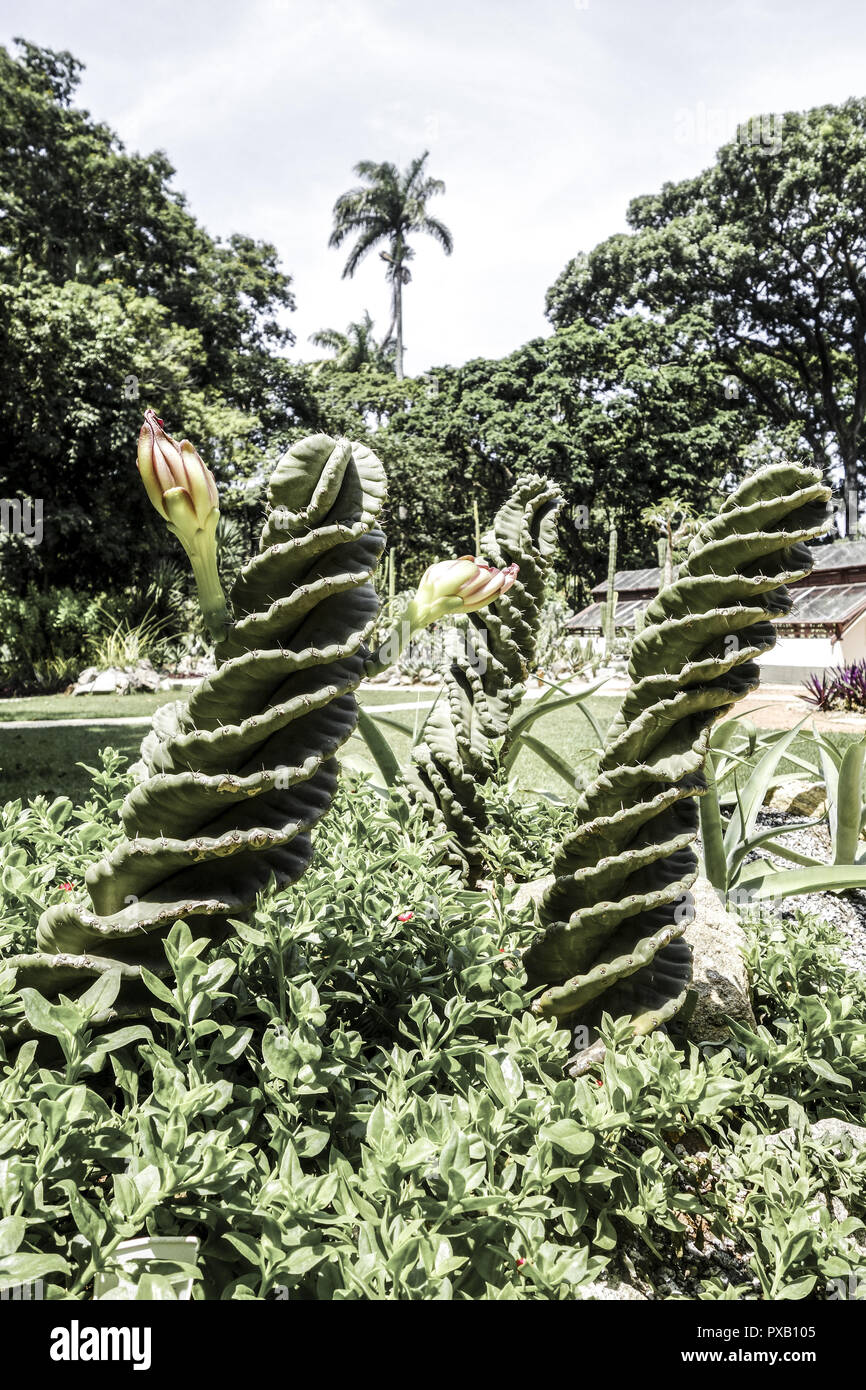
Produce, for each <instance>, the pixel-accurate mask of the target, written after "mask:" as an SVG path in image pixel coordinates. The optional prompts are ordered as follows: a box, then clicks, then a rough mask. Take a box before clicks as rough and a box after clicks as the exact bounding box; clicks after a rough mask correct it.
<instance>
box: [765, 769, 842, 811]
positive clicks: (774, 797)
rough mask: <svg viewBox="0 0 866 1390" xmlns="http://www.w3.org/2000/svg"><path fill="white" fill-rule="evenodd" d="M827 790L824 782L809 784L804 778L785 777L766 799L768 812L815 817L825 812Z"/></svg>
mask: <svg viewBox="0 0 866 1390" xmlns="http://www.w3.org/2000/svg"><path fill="white" fill-rule="evenodd" d="M826 801H827V789H826V787H825V786H824V783H823V782H807V781H805V779H804V778H802V777H784V778H782V780H781V781H779V782H777V783H776V784H775V785H774V786H773V787H771V788H770V790H769V791H768V793H767V795H766V796H765V798H764V805H765V806H766V808H767V810H768V811H778V812H780V813H782V814H783V815H792V816H813V815H815V813H816V812H820V811H822V810H823V808H824V806H825V805H826Z"/></svg>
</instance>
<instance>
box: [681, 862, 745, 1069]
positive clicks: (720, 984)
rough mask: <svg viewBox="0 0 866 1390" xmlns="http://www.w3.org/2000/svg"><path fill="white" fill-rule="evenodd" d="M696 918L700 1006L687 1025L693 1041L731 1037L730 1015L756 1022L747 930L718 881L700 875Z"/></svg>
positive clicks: (692, 926)
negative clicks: (725, 899)
mask: <svg viewBox="0 0 866 1390" xmlns="http://www.w3.org/2000/svg"><path fill="white" fill-rule="evenodd" d="M692 896H693V897H694V900H695V916H694V920H693V921H692V922H690V923H689V925H688V926H687V927H686V931H685V940H686V941H687V942H688V943H689V945H690V946H691V948H692V952H693V957H694V964H693V979H692V988H693V989H694V990H696V991H697V1003H696V1004H695V1008H694V1012H693V1013H692V1015H691V1017H690V1018H689V1020H688V1022H687V1023H686V1026H685V1036H686V1037H687V1038H689V1039H690V1040H691V1041H692V1042H723V1041H724V1040H725V1039H726V1038H728V1037H729V1030H728V1026H727V1023H726V1021H725V1020H726V1016H727V1017H730V1018H733V1019H736V1021H737V1022H738V1023H743V1024H745V1025H746V1027H748V1028H754V1027H755V1026H756V1024H755V1015H754V1013H753V1012H752V1001H751V989H750V985H749V976H748V971H747V970H746V961H745V948H746V934H745V932H744V931H743V928H742V927H741V926H740V924H739V922H738V921H737V919H736V917H734V916H732V914H731V913H730V912H728V910H727V908H725V907H724V905H723V904H722V902H721V901H720V900H719V896H718V894H717V892H716V890H715V888H713V886H712V884H711V883H710V882H709V881H708V880H707V879H705V878H699V879H697V881H696V882H695V884H694V886H693V888H692Z"/></svg>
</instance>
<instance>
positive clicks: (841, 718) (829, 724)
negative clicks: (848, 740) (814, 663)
mask: <svg viewBox="0 0 866 1390" xmlns="http://www.w3.org/2000/svg"><path fill="white" fill-rule="evenodd" d="M733 713H735V714H737V715H746V716H748V718H749V719H751V721H752V723H753V724H757V726H758V728H759V729H790V728H793V726H794V725H795V724H797V723H799V721H800V720H801V719H802V718H803V716H804V715H809V716H810V722H809V723H808V724H806V725H804V728H805V729H810V728H811V727H812V721H813V720H814V727H815V728H816V729H817V731H818V732H819V733H827V732H831V731H833V730H835V731H836V732H837V733H844V734H866V714H857V713H856V712H855V711H853V710H834V711H833V712H832V713H831V714H823V713H822V712H821V711H820V710H817V709H815V706H814V705H810V704H809V703H808V702H807V701H806V700H804V699H802V698H801V697H800V696H799V695H798V694H797V693H796V686H793V687H792V686H790V685H762V686H761V688H760V690H758V691H756V692H755V694H754V695H749V696H747V698H746V699H745V700H740V701H739V702H738V703H737V705H736V706H735V707H734V710H733Z"/></svg>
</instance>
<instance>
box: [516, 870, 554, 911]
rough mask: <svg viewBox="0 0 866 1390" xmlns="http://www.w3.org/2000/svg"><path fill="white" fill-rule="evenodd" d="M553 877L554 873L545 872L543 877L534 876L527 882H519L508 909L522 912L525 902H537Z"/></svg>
mask: <svg viewBox="0 0 866 1390" xmlns="http://www.w3.org/2000/svg"><path fill="white" fill-rule="evenodd" d="M554 877H555V875H554V874H545V875H544V878H534V879H532V880H531V881H530V882H529V883H521V885H520V887H519V888H518V890H517V892H516V893H515V894H514V897H513V898H512V899H511V902H510V903H509V904H508V907H509V910H512V909H513V910H514V911H515V912H522V911H523V909H524V908H525V907H526V904H527V903H530V902H532V903H537V902H538V901H539V899H540V898H541V896H542V894H543V893H544V891H545V889H547V888H549V887H550V885H551V883H552V882H553V880H554Z"/></svg>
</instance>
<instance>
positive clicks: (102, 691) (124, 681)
mask: <svg viewBox="0 0 866 1390" xmlns="http://www.w3.org/2000/svg"><path fill="white" fill-rule="evenodd" d="M87 689H88V693H89V694H90V695H123V694H124V693H125V692H126V691H127V690H128V689H129V677H128V675H127V674H126V672H125V671H121V670H119V669H118V668H117V667H116V666H109V668H108V670H107V671H100V672H99V674H98V675H97V676H96V678H95V679H94V680H92V681H91V682H90V684H89V686H88V687H87Z"/></svg>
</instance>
